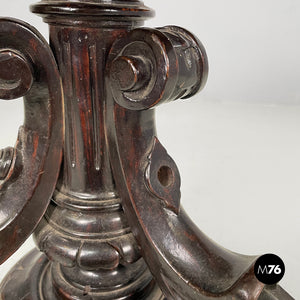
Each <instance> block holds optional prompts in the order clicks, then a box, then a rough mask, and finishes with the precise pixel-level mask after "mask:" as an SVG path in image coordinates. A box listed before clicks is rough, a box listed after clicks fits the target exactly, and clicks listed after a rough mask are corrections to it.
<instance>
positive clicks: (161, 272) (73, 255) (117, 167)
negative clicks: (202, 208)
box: [0, 0, 292, 300]
mask: <svg viewBox="0 0 300 300" xmlns="http://www.w3.org/2000/svg"><path fill="white" fill-rule="evenodd" d="M31 9H32V11H33V12H34V13H37V14H39V15H41V16H42V17H43V19H44V21H45V22H47V23H49V25H50V47H49V46H48V45H47V43H46V42H45V41H44V40H43V38H41V36H40V35H39V34H38V33H37V32H36V30H35V29H33V28H31V27H30V26H28V25H25V24H24V23H22V22H20V21H17V20H12V19H1V20H0V98H3V99H7V100H9V99H14V98H17V97H21V96H24V102H25V122H24V126H23V127H22V128H21V129H20V133H19V139H18V142H17V144H16V147H15V148H6V149H3V150H2V151H1V152H0V180H1V181H0V188H1V192H0V212H1V215H0V216H1V218H0V262H1V263H2V262H3V261H5V260H6V259H7V258H8V257H9V256H10V255H11V254H12V253H14V251H15V250H16V249H17V248H18V247H19V246H20V245H21V244H22V243H23V242H24V241H25V240H26V239H27V237H28V236H29V235H30V234H31V233H32V232H33V231H34V237H35V241H36V244H37V246H38V248H39V249H40V250H41V251H42V252H43V253H40V252H38V251H37V250H34V251H32V252H30V253H29V254H28V255H27V256H26V257H25V258H23V259H22V260H21V261H20V262H19V263H18V264H17V265H16V266H15V267H14V268H13V269H12V271H11V272H9V273H8V275H7V276H6V278H5V279H4V281H3V282H2V284H1V287H0V300H18V299H19V300H21V299H27V300H37V299H45V300H55V299H57V300H59V299H73V300H81V299H82V300H87V299H88V300H92V299H93V300H98V299H104V300H105V299H119V300H121V299H122V300H123V299H149V300H163V299H171V300H173V299H187V300H190V299H191V300H196V299H215V298H218V299H245V300H246V299H247V300H254V299H260V300H264V299H265V300H267V299H292V297H290V296H289V295H288V294H287V293H286V292H285V291H283V290H282V289H281V288H280V287H279V286H274V287H272V289H270V288H268V287H265V286H264V285H263V284H262V283H260V282H258V281H257V279H256V278H255V276H254V274H253V264H254V262H255V260H256V257H252V256H244V255H240V254H236V253H232V252H231V251H228V250H225V249H224V248H222V247H220V246H218V245H217V244H215V243H214V242H212V241H211V240H210V239H209V238H208V237H206V236H205V235H204V234H203V233H202V232H201V231H200V230H199V229H198V228H197V227H196V226H195V225H194V224H193V223H192V222H191V220H190V219H189V218H188V216H187V215H186V214H185V212H184V210H183V209H182V207H181V206H180V175H179V171H178V169H177V167H176V164H175V162H174V161H173V159H172V158H171V157H170V156H169V155H168V153H167V151H166V150H165V149H164V147H163V146H162V145H161V143H160V142H159V140H158V138H157V134H156V128H155V122H154V116H155V107H156V106H158V105H159V104H162V103H166V102H169V101H173V100H176V99H179V98H187V97H191V96H193V95H194V94H196V93H197V92H198V91H200V90H201V89H202V88H203V87H204V85H205V83H206V79H207V73H208V63H207V56H206V53H205V50H204V47H203V46H202V44H201V43H200V42H199V40H198V39H197V38H195V37H194V36H193V35H192V34H191V33H190V32H188V31H187V30H185V29H182V28H179V27H176V26H167V27H163V28H157V29H149V28H139V27H141V26H142V25H143V22H144V20H145V19H146V18H149V17H151V16H153V11H152V10H150V9H149V8H147V7H146V6H144V4H143V3H142V2H141V1H138V0H119V1H115V0H110V1H109V0H105V1H104V0H103V1H102V0H90V1H84V0H81V1H80V0H78V1H75V0H74V1H73V0H56V1H52V0H43V1H41V2H39V3H38V4H36V5H33V6H32V7H31ZM63 110H64V111H63ZM3 216H4V217H3Z"/></svg>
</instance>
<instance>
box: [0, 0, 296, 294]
mask: <svg viewBox="0 0 300 300" xmlns="http://www.w3.org/2000/svg"><path fill="white" fill-rule="evenodd" d="M2 1H3V0H2ZM31 3H32V1H31V0H11V1H5V5H1V13H0V14H1V15H3V16H13V17H17V18H21V19H23V20H25V21H27V22H29V23H31V24H32V25H34V26H36V27H37V28H38V29H39V30H40V31H41V32H42V33H43V34H44V35H45V36H47V26H46V25H44V24H43V23H42V21H41V19H40V18H39V17H36V16H33V15H32V14H30V13H29V10H28V6H29V4H31ZM146 5H148V6H151V7H152V8H155V10H156V18H155V19H153V20H151V21H149V22H147V23H146V25H147V26H151V27H153V26H162V25H167V24H172V25H173V24H176V25H180V26H182V27H185V28H187V29H189V30H191V31H192V32H194V33H195V34H196V35H197V36H198V37H199V39H200V40H201V41H202V42H203V44H204V45H205V47H206V50H207V53H208V56H209V62H210V75H209V80H208V84H207V86H206V88H205V90H204V91H203V92H202V93H201V94H199V95H197V96H195V97H194V98H193V99H191V100H185V101H178V102H176V103H171V104H167V105H164V106H162V107H160V108H159V109H158V111H157V123H158V132H159V138H160V140H161V141H162V143H163V144H164V145H165V147H166V148H167V149H168V151H169V154H170V155H171V156H172V157H173V158H174V159H175V161H176V162H177V164H178V167H179V169H180V171H181V176H182V195H183V197H182V203H183V205H184V207H185V208H186V210H187V211H188V213H189V214H190V216H191V217H192V218H193V220H194V221H195V222H196V223H197V224H198V226H199V227H200V228H201V229H202V230H203V231H204V232H205V233H207V234H208V235H209V236H210V237H211V238H213V239H214V240H216V241H217V242H218V243H220V244H221V245H223V246H224V247H226V248H229V249H231V250H233V251H236V252H241V253H244V254H264V253H270V252H271V253H275V254H277V255H279V256H280V257H281V258H282V259H283V260H284V262H285V264H286V274H285V277H284V278H283V280H282V281H281V285H282V286H283V287H284V288H285V289H286V290H288V291H289V292H290V294H291V295H292V296H294V297H295V298H299V297H300V287H299V271H298V270H300V262H299V252H300V201H299V200H300V141H299V140H300V84H299V82H300V58H299V55H300V2H299V1H297V0H251V1H250V0H244V1H242V0H226V1H224V0H201V1H199V0H197V1H196V0H185V1H178V2H176V1H171V0H164V1H162V0H148V1H146ZM0 107H1V108H0V126H1V131H0V134H1V141H0V142H1V146H3V147H4V146H8V145H9V144H10V145H13V144H14V141H15V137H16V132H17V127H18V125H20V124H21V123H22V117H23V116H22V113H23V112H22V104H21V101H20V100H18V101H13V102H2V103H1V106H0ZM32 247H33V243H32V241H31V240H29V241H28V242H26V244H25V245H24V246H23V247H22V248H21V249H20V250H19V252H17V253H16V254H15V255H14V256H13V257H12V258H11V259H9V260H8V261H7V262H6V263H5V264H3V265H2V266H0V279H1V278H2V277H3V276H4V274H5V273H6V272H7V271H8V269H9V268H10V267H11V266H12V265H13V264H14V263H15V262H16V261H17V260H18V259H19V258H20V256H21V254H23V253H26V252H27V251H28V250H29V249H30V248H32Z"/></svg>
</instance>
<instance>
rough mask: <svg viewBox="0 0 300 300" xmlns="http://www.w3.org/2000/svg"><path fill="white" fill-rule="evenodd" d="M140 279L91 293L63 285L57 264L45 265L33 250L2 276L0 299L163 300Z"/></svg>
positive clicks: (158, 291)
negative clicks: (126, 284) (123, 285)
mask: <svg viewBox="0 0 300 300" xmlns="http://www.w3.org/2000/svg"><path fill="white" fill-rule="evenodd" d="M142 277H143V276H141V278H139V279H138V280H137V281H136V282H134V283H131V284H130V285H129V286H126V287H120V288H118V289H115V290H112V291H95V292H94V291H90V290H89V288H88V287H86V288H85V289H81V288H80V287H78V286H73V285H71V284H70V283H68V282H66V281H65V282H63V278H62V277H61V276H60V271H59V265H58V264H54V263H51V262H49V260H48V259H47V257H46V256H45V255H44V254H42V253H41V252H39V251H38V250H36V249H34V250H32V251H31V252H30V253H28V254H27V255H26V256H25V257H24V258H23V259H21V260H20V261H19V262H18V263H17V264H16V265H15V266H14V267H13V269H12V270H11V271H10V272H9V273H8V274H7V275H6V277H5V278H4V280H3V282H2V283H1V286H0V300H12V299H13V300H21V299H26V300H62V299H69V300H72V299H74V300H75V299H76V300H98V299H103V300H118V299H122V300H123V299H124V300H125V299H139V300H165V297H164V296H163V295H162V292H161V291H160V289H159V288H158V286H157V285H156V283H155V282H154V281H151V282H150V283H149V284H148V285H147V286H141V285H139V281H143V278H142ZM58 281H61V282H58ZM58 284H59V285H58ZM62 285H63V288H62ZM134 286H136V290H135V291H134V290H133V288H134ZM128 291H130V292H128Z"/></svg>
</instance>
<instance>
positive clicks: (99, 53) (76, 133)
mask: <svg viewBox="0 0 300 300" xmlns="http://www.w3.org/2000/svg"><path fill="white" fill-rule="evenodd" d="M32 10H33V12H35V13H38V14H40V15H42V16H43V17H44V20H45V21H46V22H47V23H49V24H50V44H51V47H52V49H53V52H54V55H55V57H56V60H57V63H58V66H59V70H60V74H61V78H62V83H63V89H64V111H65V143H64V157H63V165H62V168H61V174H60V178H59V181H58V184H57V188H56V191H55V193H54V195H53V199H52V202H51V204H50V206H49V208H48V210H47V213H46V214H45V216H44V218H43V220H42V222H41V223H40V225H39V227H38V229H37V230H36V232H35V240H36V243H37V245H38V247H39V248H40V250H41V251H43V252H44V253H45V254H46V255H47V257H48V258H49V260H50V261H51V263H50V264H48V266H47V268H46V270H45V272H44V273H43V276H42V281H41V287H42V288H41V293H42V294H43V297H45V299H54V298H56V299H163V297H162V295H161V292H160V290H159V289H158V288H157V286H156V284H155V282H154V281H153V279H152V275H151V273H150V272H149V270H148V268H147V266H146V264H145V262H144V260H143V259H142V258H141V255H140V249H139V247H138V246H137V244H136V241H135V239H134V237H133V235H132V233H131V231H130V228H129V226H128V223H127V220H126V218H125V215H124V212H123V209H122V204H121V200H120V198H119V196H118V191H116V188H115V184H114V178H113V176H112V172H111V166H110V160H109V153H108V146H107V140H106V134H105V120H104V115H105V111H104V110H105V101H106V90H105V65H106V59H107V56H108V52H109V50H110V48H111V45H112V43H113V42H114V41H115V39H116V38H118V37H120V36H122V35H123V34H125V33H126V32H127V31H129V30H130V29H132V28H133V27H136V26H140V25H142V24H143V20H144V19H145V18H146V17H150V16H151V15H152V11H151V10H149V9H148V8H146V7H144V6H143V5H142V3H141V2H139V1H100V0H98V1H94V3H92V1H89V2H88V3H87V2H84V1H79V2H72V1H56V2H52V1H42V2H40V3H38V4H36V5H34V6H33V7H32Z"/></svg>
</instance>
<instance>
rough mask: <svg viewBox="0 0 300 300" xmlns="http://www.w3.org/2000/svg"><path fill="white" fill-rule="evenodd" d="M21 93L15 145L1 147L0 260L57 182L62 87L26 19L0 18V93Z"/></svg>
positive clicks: (24, 234)
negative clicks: (20, 121)
mask: <svg viewBox="0 0 300 300" xmlns="http://www.w3.org/2000/svg"><path fill="white" fill-rule="evenodd" d="M23 96H24V111H25V120H24V124H23V126H22V127H21V128H20V129H19V134H18V140H17V142H16V145H15V147H14V148H12V147H8V148H5V149H3V150H1V151H0V264H1V263H3V262H4V261H5V260H6V259H7V258H8V257H10V255H12V254H13V253H14V252H15V251H16V250H17V249H18V248H19V247H20V246H21V245H22V243H23V242H24V241H25V240H26V239H27V238H28V237H29V235H30V234H31V233H32V231H33V230H34V228H35V227H36V225H37V223H38V222H39V221H40V220H41V218H42V216H43V214H44V213H45V211H46V209H47V206H48V204H49V202H50V198H51V195H52V193H53V190H54V188H55V185H56V181H57V177H58V173H59V170H60V162H61V155H62V138H63V130H62V129H63V118H62V89H61V81H60V76H59V73H58V68H57V64H56V61H55V59H54V57H53V54H52V51H51V49H50V47H49V45H48V44H47V42H46V41H45V40H44V38H43V37H42V36H41V35H40V34H39V33H38V32H37V31H36V30H35V29H34V28H32V27H31V26H29V25H28V24H26V23H24V22H22V21H19V20H14V19H0V99H5V100H11V99H15V98H18V97H23Z"/></svg>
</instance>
